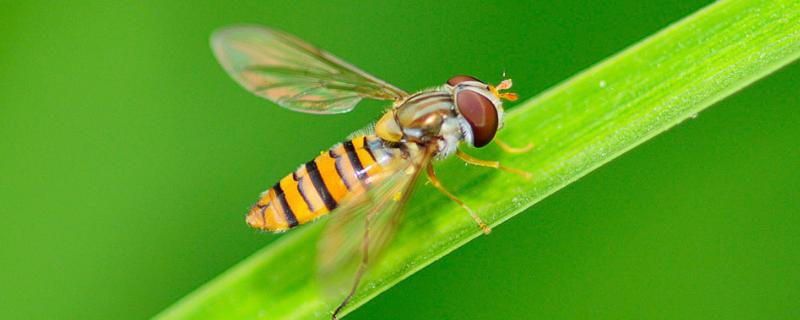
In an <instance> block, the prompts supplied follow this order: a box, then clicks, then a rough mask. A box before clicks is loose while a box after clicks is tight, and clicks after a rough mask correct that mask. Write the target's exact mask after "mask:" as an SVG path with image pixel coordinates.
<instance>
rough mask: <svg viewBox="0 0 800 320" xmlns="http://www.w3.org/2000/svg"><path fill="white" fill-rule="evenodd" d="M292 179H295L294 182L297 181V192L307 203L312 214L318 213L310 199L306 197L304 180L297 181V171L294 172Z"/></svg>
mask: <svg viewBox="0 0 800 320" xmlns="http://www.w3.org/2000/svg"><path fill="white" fill-rule="evenodd" d="M292 178H294V181H297V192H299V193H300V196H301V197H303V201H305V203H306V207H308V210H309V211H311V212H314V211H317V210H316V208H314V207H313V206H312V205H311V200H308V197H307V196H306V190H305V189H303V180H304V179H299V180H298V179H297V171H295V172H292Z"/></svg>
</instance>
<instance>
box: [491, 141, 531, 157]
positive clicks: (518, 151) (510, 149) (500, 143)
mask: <svg viewBox="0 0 800 320" xmlns="http://www.w3.org/2000/svg"><path fill="white" fill-rule="evenodd" d="M494 142H495V143H497V146H498V147H500V149H503V151H505V152H508V153H512V154H522V153H526V152H528V151H531V149H533V143H530V142H528V145H526V146H524V147H522V148H517V147H512V146H510V145H508V143H505V141H503V140H500V139H499V138H494Z"/></svg>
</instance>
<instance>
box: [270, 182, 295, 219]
mask: <svg viewBox="0 0 800 320" xmlns="http://www.w3.org/2000/svg"><path fill="white" fill-rule="evenodd" d="M272 189H274V190H275V195H276V196H278V202H279V203H280V204H281V208H283V214H284V216H286V223H288V224H289V228H291V227H294V226H296V225H297V218H296V217H295V216H294V212H292V208H290V207H289V203H288V202H286V195H285V194H283V189H281V183H280V182H278V183H276V184H275V186H274V187H272Z"/></svg>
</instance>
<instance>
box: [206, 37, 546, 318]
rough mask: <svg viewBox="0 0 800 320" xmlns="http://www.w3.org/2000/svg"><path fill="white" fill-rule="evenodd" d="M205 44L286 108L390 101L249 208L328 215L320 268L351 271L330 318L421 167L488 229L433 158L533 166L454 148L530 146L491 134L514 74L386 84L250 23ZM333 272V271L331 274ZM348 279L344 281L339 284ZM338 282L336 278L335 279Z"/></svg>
mask: <svg viewBox="0 0 800 320" xmlns="http://www.w3.org/2000/svg"><path fill="white" fill-rule="evenodd" d="M211 46H212V48H213V51H214V54H215V56H216V58H217V59H218V60H219V62H220V64H222V66H223V67H224V69H225V71H227V73H228V74H229V75H230V76H231V77H233V79H234V80H236V81H237V82H238V83H239V84H240V85H242V86H243V87H244V88H245V89H247V90H248V91H250V92H252V93H254V94H256V95H258V96H261V97H263V98H266V99H268V100H270V101H272V102H274V103H276V104H278V105H279V106H282V107H284V108H287V109H290V110H294V111H299V112H306V113H313V114H338V113H345V112H349V111H351V110H353V108H354V107H355V106H356V105H357V104H358V103H359V101H361V100H362V99H364V98H368V99H377V100H389V101H391V102H392V106H391V108H390V109H389V110H388V111H387V112H386V113H385V114H384V115H383V116H382V117H381V118H380V119H379V120H378V121H377V122H376V123H375V124H374V125H372V126H371V127H370V128H369V129H368V130H366V131H363V132H361V133H358V134H355V135H353V136H351V137H349V138H348V140H347V141H344V142H342V143H339V144H336V145H335V146H333V147H332V148H330V149H329V150H328V151H327V152H323V153H321V154H320V155H319V156H317V157H316V158H315V159H313V160H311V161H309V162H308V163H306V164H303V165H301V166H300V167H299V168H298V169H297V170H296V171H294V172H292V173H290V174H288V175H286V176H285V177H284V178H283V179H281V180H280V181H278V182H277V183H276V184H275V185H273V186H272V187H271V188H269V189H268V190H267V191H265V192H263V193H262V194H261V197H260V199H259V200H258V202H256V204H255V205H253V206H252V208H251V209H250V211H249V213H247V216H246V221H247V223H248V224H249V225H250V226H252V227H254V228H257V229H261V230H265V231H270V232H282V231H286V230H289V229H291V228H294V227H296V226H298V225H301V224H305V223H308V222H311V221H313V220H315V219H317V218H319V217H322V216H325V215H327V214H329V213H334V215H332V218H331V221H329V222H328V225H327V226H326V229H325V231H324V233H323V235H322V238H321V241H320V244H319V257H318V259H319V270H320V274H321V275H322V278H325V277H332V278H333V277H335V275H336V274H337V273H338V274H342V272H340V270H347V268H350V269H351V270H352V271H353V272H352V273H345V274H347V276H346V277H349V280H351V281H352V282H351V283H350V284H351V286H350V287H349V291H346V292H344V291H343V290H342V288H341V282H339V283H338V286H340V288H338V290H339V292H341V293H342V294H346V296H345V297H344V298H343V300H342V302H341V303H340V304H339V306H338V307H337V308H336V309H335V310H334V311H333V315H332V318H333V319H336V316H337V314H338V313H339V311H340V310H341V309H342V308H343V307H344V306H345V305H346V304H347V302H348V301H349V300H350V298H351V297H352V296H353V294H354V293H355V292H356V289H357V288H358V284H359V281H360V279H361V277H362V275H363V274H364V272H365V270H366V267H367V262H368V261H369V259H368V257H370V258H373V259H374V257H375V256H377V255H378V254H379V253H380V252H381V251H382V250H383V249H384V248H385V247H386V244H388V242H389V240H390V239H391V238H392V236H393V234H394V232H395V230H396V229H397V226H398V225H399V222H400V220H401V219H400V218H401V217H402V212H403V207H404V205H405V204H406V202H407V200H408V199H409V195H410V194H411V191H412V188H413V187H414V185H415V182H416V181H417V178H418V177H419V176H420V175H421V173H422V172H423V171H425V172H426V173H427V176H428V179H429V180H430V182H431V183H432V185H433V186H434V187H436V189H438V190H439V191H441V192H442V193H443V194H444V195H445V196H447V197H448V198H450V199H452V200H453V201H455V202H456V203H457V204H458V205H459V206H461V207H462V208H464V209H465V210H466V212H467V213H469V215H470V216H471V217H472V219H474V220H475V222H476V223H477V225H478V226H479V227H480V228H481V230H482V231H483V232H484V233H487V234H488V233H489V232H490V228H489V227H488V226H487V225H486V224H485V223H484V222H483V221H481V219H480V217H478V215H476V214H475V213H474V212H473V211H472V209H470V208H469V207H468V206H467V205H466V204H464V203H463V202H462V201H461V200H459V199H458V198H457V197H456V196H454V195H453V194H451V193H450V192H448V191H447V190H446V189H445V188H444V187H443V186H442V184H441V183H440V182H439V180H438V179H437V178H436V175H435V173H434V170H433V166H432V160H435V159H444V158H447V157H449V156H451V155H456V156H458V157H459V158H461V159H462V160H464V161H465V162H467V163H469V164H473V165H479V166H486V167H493V168H498V169H502V170H505V171H508V172H511V173H515V174H519V175H522V176H524V177H526V178H529V173H527V172H524V171H520V170H516V169H512V168H508V167H504V166H502V165H500V164H499V163H498V162H495V161H486V160H480V159H476V158H473V157H471V156H469V155H467V154H466V153H464V152H463V151H461V150H459V149H458V147H459V145H460V144H461V143H462V142H464V143H466V144H468V145H470V146H473V147H478V148H480V147H483V146H485V145H487V144H489V143H490V142H492V141H493V140H494V141H495V142H497V143H498V145H499V146H500V147H501V148H502V149H504V150H506V151H509V152H526V151H527V150H529V149H530V147H531V145H528V146H527V147H525V148H521V149H517V148H512V147H510V146H508V145H506V144H505V143H502V142H501V141H499V140H497V139H495V134H496V133H497V131H498V130H499V129H500V128H501V127H502V126H503V103H502V100H504V99H505V100H510V101H514V100H516V99H517V96H516V94H514V93H504V92H502V91H504V90H507V89H509V88H511V80H510V79H506V80H503V81H502V82H501V83H500V84H499V85H497V86H493V85H489V84H486V83H484V82H483V81H480V80H478V79H476V78H474V77H471V76H465V75H457V76H454V77H452V78H450V79H449V80H448V81H447V83H445V84H444V85H442V86H439V87H435V88H433V89H428V90H423V91H420V92H417V93H414V94H408V93H406V92H405V91H403V90H401V89H399V88H397V87H395V86H393V85H391V84H388V83H386V82H384V81H382V80H380V79H378V78H376V77H374V76H372V75H370V74H368V73H366V72H364V71H361V70H359V69H357V68H356V67H354V66H352V65H350V64H348V63H347V62H344V61H342V60H341V59H339V58H337V57H335V56H333V55H331V54H329V53H327V52H325V51H323V50H320V49H318V48H316V47H314V46H312V45H310V44H308V43H306V42H304V41H302V40H300V39H298V38H296V37H294V36H292V35H289V34H287V33H284V32H281V31H278V30H275V29H270V28H265V27H261V26H255V25H242V26H232V27H227V28H223V29H220V30H218V31H216V32H215V33H214V34H213V35H212V37H211ZM334 282H335V281H334ZM344 287H345V288H347V286H344ZM334 289H337V288H334Z"/></svg>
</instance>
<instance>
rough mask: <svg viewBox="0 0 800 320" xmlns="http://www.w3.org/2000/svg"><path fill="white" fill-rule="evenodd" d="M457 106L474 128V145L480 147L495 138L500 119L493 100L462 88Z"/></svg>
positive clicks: (457, 96)
mask: <svg viewBox="0 0 800 320" xmlns="http://www.w3.org/2000/svg"><path fill="white" fill-rule="evenodd" d="M456 107H457V108H458V112H459V113H460V114H461V116H462V117H464V119H466V120H467V122H468V123H469V126H470V127H471V128H472V145H473V146H475V147H478V148H480V147H483V146H485V145H487V144H488V143H489V142H491V141H492V139H494V135H495V133H497V125H498V119H497V109H495V107H494V103H492V101H490V100H489V99H488V98H486V97H484V96H483V95H482V94H480V93H477V92H475V91H472V90H461V91H460V92H459V93H458V94H457V95H456Z"/></svg>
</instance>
